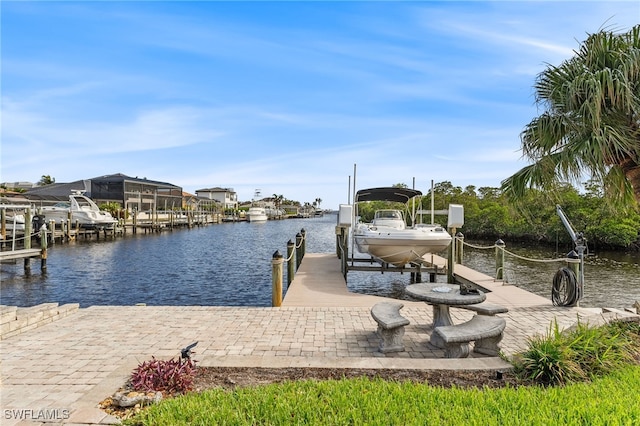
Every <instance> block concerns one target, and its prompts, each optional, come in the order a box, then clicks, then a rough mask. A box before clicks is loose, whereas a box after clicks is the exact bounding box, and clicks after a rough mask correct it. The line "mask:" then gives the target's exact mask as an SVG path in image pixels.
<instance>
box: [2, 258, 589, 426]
mask: <svg viewBox="0 0 640 426" xmlns="http://www.w3.org/2000/svg"><path fill="white" fill-rule="evenodd" d="M434 261H438V262H440V261H443V260H441V259H438V258H434ZM340 269H341V263H340V261H339V260H338V259H337V257H336V255H335V254H314V253H307V254H306V255H305V256H304V259H303V260H302V263H301V265H300V267H299V268H298V270H297V272H296V275H295V278H294V280H293V282H292V283H291V285H290V287H289V289H288V290H287V292H286V295H285V298H284V301H283V305H282V307H222V306H91V307H88V308H80V309H75V307H73V306H71V307H70V309H68V310H65V311H64V312H65V314H64V315H62V314H60V311H61V310H62V307H58V306H55V307H52V306H43V307H42V310H45V311H46V312H49V315H50V316H49V317H52V316H55V318H56V319H55V321H54V320H47V321H44V320H42V321H39V322H37V327H36V328H28V329H25V330H24V331H23V332H19V333H13V334H11V335H7V336H6V337H4V336H3V337H2V342H1V343H2V351H1V353H0V361H1V362H0V365H1V369H2V383H1V385H0V398H1V400H2V405H3V409H5V411H6V410H32V411H33V412H36V411H37V410H45V409H56V410H58V411H56V412H55V414H56V415H57V416H59V418H56V419H55V422H57V423H72V424H76V425H78V424H80V425H90V424H91V425H97V424H101V425H104V424H115V423H117V422H118V419H115V418H113V417H111V416H109V415H108V414H106V413H105V412H103V411H102V410H100V408H99V407H98V403H99V402H100V401H102V400H103V399H105V398H106V397H108V396H110V395H112V394H113V393H114V392H115V391H116V390H118V388H119V387H120V386H122V385H123V384H124V383H125V381H126V380H127V378H128V377H129V374H130V373H131V371H132V370H133V369H134V368H135V367H136V366H137V365H138V364H139V363H140V362H142V361H146V360H148V359H151V357H152V356H153V357H156V358H166V359H168V358H172V357H177V356H179V354H180V349H181V348H183V347H185V346H187V345H188V344H190V343H193V342H196V341H197V342H198V345H197V347H196V348H195V355H194V357H195V359H196V360H197V361H198V365H200V366H204V367H265V368H292V367H298V368H304V367H316V368H332V369H340V368H367V369H376V368H378V369H381V368H384V369H420V370H428V369H439V370H456V369H463V370H477V371H479V374H488V373H490V372H495V371H496V370H503V369H508V368H510V364H509V363H507V362H506V361H505V360H504V359H502V358H500V357H487V356H483V355H479V354H475V353H474V354H472V355H471V356H470V357H469V358H464V359H445V358H444V353H443V350H441V349H438V348H436V347H433V346H431V345H430V343H429V338H430V333H431V331H432V330H431V327H430V325H429V324H431V323H432V321H433V317H432V307H431V306H429V305H427V304H426V303H423V302H413V301H403V303H404V305H405V306H404V308H403V310H402V315H403V316H405V317H406V318H408V319H409V320H410V322H411V323H410V325H408V326H406V328H405V330H406V332H405V335H404V338H403V342H404V345H405V351H404V352H397V353H388V354H382V353H380V352H379V351H378V343H379V339H378V337H377V336H376V323H375V321H374V320H373V319H372V318H371V313H370V309H371V307H372V306H373V304H375V303H377V302H378V301H381V300H385V298H382V297H377V296H369V295H362V294H355V293H351V292H349V291H348V288H347V286H346V283H345V280H344V278H343V276H342V274H341V272H340ZM456 273H457V274H460V276H461V277H462V276H464V277H466V278H467V279H470V280H474V281H475V282H478V283H479V284H480V285H482V287H483V288H486V289H487V290H490V292H489V293H488V295H487V300H489V301H491V302H494V303H499V304H502V305H505V306H507V307H508V308H509V312H508V313H506V314H501V316H503V317H504V318H506V320H507V328H506V330H505V337H504V339H503V341H502V344H501V346H502V349H503V352H504V354H505V355H506V356H510V355H512V354H515V353H517V352H519V351H521V350H523V349H525V348H526V345H527V338H528V337H530V336H533V335H535V334H545V333H546V332H547V331H548V330H549V327H550V325H551V324H553V323H557V324H558V326H559V327H560V328H565V327H569V326H571V325H573V324H575V322H576V321H577V319H578V318H587V319H588V317H589V316H592V315H594V314H595V312H593V310H588V309H581V308H567V307H557V306H553V304H552V303H551V301H550V300H547V299H546V298H544V297H540V296H536V295H532V294H531V293H529V292H526V291H525V290H521V289H518V288H516V287H514V286H510V285H505V284H504V283H502V282H500V281H495V280H494V279H493V278H491V277H488V276H486V275H482V274H480V275H476V271H472V270H467V269H465V268H462V267H459V268H458V267H457V266H456ZM347 279H348V277H347ZM0 308H1V309H0V311H1V312H0V313H2V319H3V324H4V323H9V322H13V321H14V318H13V317H14V316H18V315H22V317H21V318H20V319H19V320H20V321H22V322H24V323H27V324H36V322H35V320H34V321H30V320H29V318H28V317H25V315H33V316H37V317H38V318H41V319H42V318H44V313H42V312H40V307H39V306H36V307H31V308H30V309H29V310H28V311H24V310H22V311H21V310H19V309H18V310H16V309H11V307H4V306H2V307H0ZM54 308H55V309H56V311H55V312H54V314H55V315H54V314H52V313H51V312H52V310H53V309H54ZM65 309H66V308H65ZM472 315H473V313H472V312H469V311H466V310H462V309H456V308H452V309H451V316H452V317H453V319H454V321H455V322H462V321H466V320H468V319H470V318H471V316H472ZM597 316H601V314H600V313H598V314H597ZM49 317H47V318H49ZM15 320H18V318H15ZM7 327H8V326H7ZM12 330H13V331H14V332H15V331H16V330H17V328H16V327H13V328H12ZM34 410H35V411H34ZM12 412H20V411H12ZM21 420H24V419H18V418H17V417H13V418H6V417H5V418H3V423H2V424H3V425H7V426H10V425H18V424H20V425H22V424H41V422H36V423H33V422H21ZM50 421H51V420H50Z"/></svg>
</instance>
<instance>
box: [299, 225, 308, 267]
mask: <svg viewBox="0 0 640 426" xmlns="http://www.w3.org/2000/svg"><path fill="white" fill-rule="evenodd" d="M300 234H302V257H301V258H300V261H301V263H302V259H303V258H304V255H305V254H306V253H307V231H305V230H304V228H302V229H301V230H300Z"/></svg>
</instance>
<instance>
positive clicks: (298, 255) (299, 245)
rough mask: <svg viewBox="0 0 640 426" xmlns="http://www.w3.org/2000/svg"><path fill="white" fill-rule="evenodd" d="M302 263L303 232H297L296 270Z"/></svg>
mask: <svg viewBox="0 0 640 426" xmlns="http://www.w3.org/2000/svg"><path fill="white" fill-rule="evenodd" d="M301 263H302V234H301V233H299V232H298V233H297V234H296V271H297V270H298V268H299V267H300V264H301Z"/></svg>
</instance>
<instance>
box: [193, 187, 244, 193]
mask: <svg viewBox="0 0 640 426" xmlns="http://www.w3.org/2000/svg"><path fill="white" fill-rule="evenodd" d="M196 192H235V191H234V190H233V188H220V187H219V186H216V187H214V188H203V189H196Z"/></svg>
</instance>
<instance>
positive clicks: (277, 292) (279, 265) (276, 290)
mask: <svg viewBox="0 0 640 426" xmlns="http://www.w3.org/2000/svg"><path fill="white" fill-rule="evenodd" d="M283 264H284V258H283V256H282V255H281V254H280V252H279V251H278V250H276V251H275V253H273V257H272V259H271V282H272V286H271V306H273V307H275V308H279V307H280V306H282V272H283Z"/></svg>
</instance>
